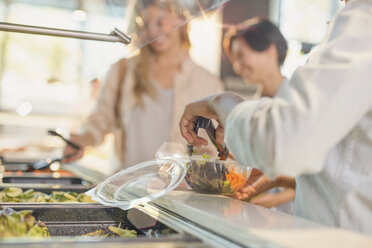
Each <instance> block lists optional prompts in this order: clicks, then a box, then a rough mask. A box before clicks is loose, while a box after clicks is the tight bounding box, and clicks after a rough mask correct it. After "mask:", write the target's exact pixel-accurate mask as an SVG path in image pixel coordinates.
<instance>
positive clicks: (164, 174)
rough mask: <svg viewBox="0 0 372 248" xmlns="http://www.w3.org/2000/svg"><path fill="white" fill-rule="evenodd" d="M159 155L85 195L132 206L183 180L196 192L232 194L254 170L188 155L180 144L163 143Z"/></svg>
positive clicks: (152, 198)
mask: <svg viewBox="0 0 372 248" xmlns="http://www.w3.org/2000/svg"><path fill="white" fill-rule="evenodd" d="M156 157H158V159H155V160H151V161H146V162H142V163H140V164H138V165H135V166H132V167H129V168H128V169H125V170H122V171H120V172H118V173H116V174H115V175H113V176H111V177H109V178H108V179H106V180H105V181H104V182H102V183H100V184H99V185H97V186H96V187H95V188H94V189H92V190H90V191H88V192H86V194H87V195H89V196H91V197H92V199H93V200H95V201H97V202H99V203H101V204H104V205H106V206H113V207H120V208H122V209H130V208H132V207H135V206H137V205H140V204H144V203H146V202H149V201H152V200H154V199H156V198H158V197H161V196H163V195H166V194H167V193H169V192H171V191H172V190H174V189H175V188H176V187H177V186H178V185H179V184H180V183H181V182H182V180H183V179H186V182H187V184H188V185H189V186H190V188H191V189H192V190H194V191H197V192H201V193H210V194H223V195H228V194H233V193H234V192H236V191H237V190H239V189H241V188H242V187H243V186H244V185H245V183H246V182H247V180H248V178H249V175H250V173H251V168H250V167H246V166H241V165H239V164H238V163H237V162H235V161H233V160H228V161H221V160H218V159H212V158H205V156H192V157H189V156H188V155H187V153H186V147H185V146H183V145H182V144H179V143H165V144H163V145H162V146H161V148H160V149H159V150H158V152H157V154H156Z"/></svg>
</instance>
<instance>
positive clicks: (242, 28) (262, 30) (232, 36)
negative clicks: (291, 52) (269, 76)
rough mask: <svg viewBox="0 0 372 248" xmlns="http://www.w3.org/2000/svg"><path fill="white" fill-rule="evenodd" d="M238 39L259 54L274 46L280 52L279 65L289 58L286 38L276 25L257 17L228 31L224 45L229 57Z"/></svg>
mask: <svg viewBox="0 0 372 248" xmlns="http://www.w3.org/2000/svg"><path fill="white" fill-rule="evenodd" d="M237 38H242V39H243V40H244V41H245V42H246V43H247V45H248V46H249V47H250V48H251V49H253V50H255V51H257V52H263V51H265V50H266V49H268V48H269V46H270V45H271V44H274V45H275V47H276V50H277V52H278V63H279V65H282V64H283V62H284V60H285V57H286V56H287V50H288V46H287V42H286V40H285V39H284V36H283V35H282V33H281V32H280V30H279V28H278V27H277V26H275V24H273V23H272V22H271V21H269V20H267V19H265V18H260V17H255V18H253V19H249V20H247V21H245V22H243V23H241V24H238V25H236V26H233V27H230V28H229V29H228V31H227V32H226V34H225V38H224V41H223V45H224V49H225V51H226V53H227V55H228V56H229V57H230V56H231V45H232V43H233V41H234V40H236V39H237Z"/></svg>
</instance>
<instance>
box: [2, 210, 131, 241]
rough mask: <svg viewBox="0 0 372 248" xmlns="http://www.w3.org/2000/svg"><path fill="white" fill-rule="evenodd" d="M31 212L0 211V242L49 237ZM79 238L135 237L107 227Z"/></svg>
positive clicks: (128, 231)
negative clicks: (15, 238)
mask: <svg viewBox="0 0 372 248" xmlns="http://www.w3.org/2000/svg"><path fill="white" fill-rule="evenodd" d="M32 213H33V212H32V210H22V211H15V210H13V209H11V208H3V209H2V210H0V240H1V239H4V238H12V237H32V238H46V237H50V234H49V230H48V227H47V225H46V224H45V223H44V222H41V221H36V220H35V217H34V216H32ZM79 237H94V238H106V237H122V238H135V237H137V232H136V230H130V229H123V228H120V224H119V227H115V226H109V227H108V229H107V230H106V229H105V228H101V229H98V230H97V231H94V232H90V233H87V234H84V235H81V236H77V238H79Z"/></svg>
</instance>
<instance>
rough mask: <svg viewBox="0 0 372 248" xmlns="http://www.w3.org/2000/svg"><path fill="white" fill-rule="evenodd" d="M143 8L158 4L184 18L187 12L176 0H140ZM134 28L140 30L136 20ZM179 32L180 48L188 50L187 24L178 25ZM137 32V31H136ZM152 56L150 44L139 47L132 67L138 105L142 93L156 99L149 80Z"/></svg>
mask: <svg viewBox="0 0 372 248" xmlns="http://www.w3.org/2000/svg"><path fill="white" fill-rule="evenodd" d="M142 2H145V3H143V4H144V5H145V6H143V7H145V8H148V7H150V6H153V5H155V6H159V7H160V8H163V9H166V10H169V11H170V12H171V13H175V14H176V15H178V16H180V17H182V18H184V19H185V20H186V17H187V12H186V11H185V10H184V8H183V7H182V6H181V5H180V4H179V3H178V2H177V0H162V1H159V0H147V1H142ZM136 12H137V13H136V14H135V15H134V16H137V17H138V16H140V10H139V8H138V7H137V10H136ZM134 25H135V26H134V27H133V28H134V29H135V30H140V28H141V27H139V23H138V21H134ZM178 29H179V34H180V41H181V45H182V48H183V49H185V50H189V49H190V47H191V42H190V39H189V28H188V25H187V24H184V25H182V26H180V27H179V28H178ZM137 33H138V32H137ZM153 58H154V52H153V51H152V49H151V47H150V46H148V45H147V46H145V47H143V48H141V49H140V54H139V55H138V58H137V63H136V65H135V68H134V80H135V83H134V89H133V91H134V95H135V97H136V100H137V103H138V104H139V105H140V106H143V99H142V96H143V95H144V94H147V95H149V96H150V97H152V98H153V99H156V97H157V96H156V91H155V88H154V86H153V85H152V84H151V82H150V76H151V72H152V67H151V64H152V61H153Z"/></svg>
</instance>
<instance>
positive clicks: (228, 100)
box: [179, 93, 244, 147]
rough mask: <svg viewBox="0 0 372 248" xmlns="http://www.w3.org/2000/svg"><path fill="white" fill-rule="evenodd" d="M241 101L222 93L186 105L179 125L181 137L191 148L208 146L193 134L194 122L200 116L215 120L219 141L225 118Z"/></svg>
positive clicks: (236, 96)
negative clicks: (217, 125) (217, 124)
mask: <svg viewBox="0 0 372 248" xmlns="http://www.w3.org/2000/svg"><path fill="white" fill-rule="evenodd" d="M242 101H244V99H243V98H242V97H240V96H239V95H236V94H233V93H223V94H219V95H213V96H209V97H206V98H202V99H200V100H198V101H194V102H192V103H190V104H188V105H186V107H185V110H184V112H183V115H182V117H181V120H180V124H179V126H180V130H181V134H182V136H183V137H184V138H185V139H186V141H187V142H189V143H190V144H191V145H193V146H196V147H200V146H201V145H204V146H206V145H208V142H207V140H205V139H203V138H201V137H199V136H197V135H196V133H195V132H194V127H195V121H196V119H197V118H198V117H199V116H201V117H204V118H208V119H215V120H217V122H218V123H219V127H218V128H217V129H218V135H219V136H218V140H221V137H222V138H223V135H222V136H221V131H222V132H223V127H224V126H225V122H226V119H227V116H228V115H229V114H230V112H231V111H232V110H233V109H234V107H235V106H236V105H238V104H239V103H240V102H242Z"/></svg>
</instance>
